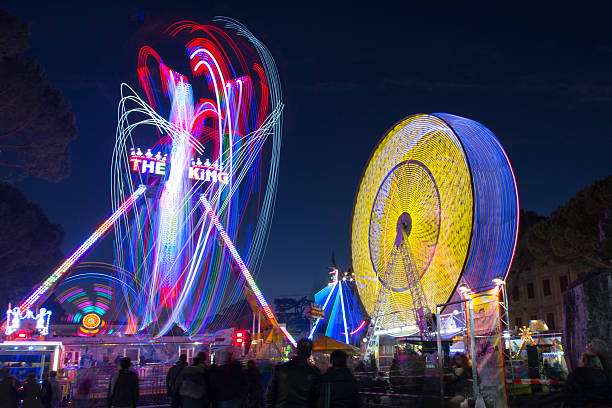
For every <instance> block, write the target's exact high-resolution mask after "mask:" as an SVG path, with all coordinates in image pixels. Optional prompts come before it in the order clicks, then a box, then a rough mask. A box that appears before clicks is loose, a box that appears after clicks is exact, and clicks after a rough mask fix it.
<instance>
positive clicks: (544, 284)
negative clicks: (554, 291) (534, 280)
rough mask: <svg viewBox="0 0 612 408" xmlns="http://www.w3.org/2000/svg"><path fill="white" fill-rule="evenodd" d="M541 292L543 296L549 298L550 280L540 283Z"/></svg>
mask: <svg viewBox="0 0 612 408" xmlns="http://www.w3.org/2000/svg"><path fill="white" fill-rule="evenodd" d="M542 291H543V292H544V296H550V280H548V279H544V280H543V281H542Z"/></svg>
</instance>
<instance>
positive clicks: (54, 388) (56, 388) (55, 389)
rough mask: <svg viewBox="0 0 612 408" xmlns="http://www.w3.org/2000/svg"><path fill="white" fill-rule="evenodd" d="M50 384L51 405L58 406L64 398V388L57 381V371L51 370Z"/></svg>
mask: <svg viewBox="0 0 612 408" xmlns="http://www.w3.org/2000/svg"><path fill="white" fill-rule="evenodd" d="M48 381H49V385H50V387H51V401H50V405H49V406H50V407H51V408H57V407H59V404H60V402H61V400H62V389H61V387H60V385H59V382H58V381H57V372H56V371H51V372H50V373H49V380H48Z"/></svg>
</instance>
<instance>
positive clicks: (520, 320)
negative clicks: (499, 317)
mask: <svg viewBox="0 0 612 408" xmlns="http://www.w3.org/2000/svg"><path fill="white" fill-rule="evenodd" d="M514 323H516V327H523V320H522V319H521V318H520V317H517V318H516V320H515V321H514Z"/></svg>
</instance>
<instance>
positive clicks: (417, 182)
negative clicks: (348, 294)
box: [351, 115, 473, 328]
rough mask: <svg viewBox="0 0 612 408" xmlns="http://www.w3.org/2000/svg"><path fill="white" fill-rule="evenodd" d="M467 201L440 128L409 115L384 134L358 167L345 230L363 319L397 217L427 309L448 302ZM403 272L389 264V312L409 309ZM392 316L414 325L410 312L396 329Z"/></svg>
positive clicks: (448, 137)
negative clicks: (403, 224)
mask: <svg viewBox="0 0 612 408" xmlns="http://www.w3.org/2000/svg"><path fill="white" fill-rule="evenodd" d="M472 197H473V192H472V185H471V176H470V171H469V168H468V164H467V161H466V159H465V156H464V154H463V150H462V149H461V145H460V142H459V141H458V139H457V137H456V135H455V133H454V132H453V130H452V129H450V127H449V126H448V125H447V124H446V123H445V122H444V121H442V120H441V119H439V118H437V117H435V116H433V115H415V116H411V117H408V118H406V119H404V120H403V121H401V122H399V123H398V124H397V125H395V126H394V127H393V128H392V129H391V130H389V131H388V132H387V134H386V135H385V136H384V137H383V138H382V140H381V141H380V142H379V144H378V146H377V147H376V149H375V150H374V152H373V154H372V157H371V158H370V161H369V162H368V164H367V166H366V168H365V171H364V174H363V177H362V179H361V184H360V186H359V189H358V193H357V198H356V200H355V209H354V213H353V220H352V227H351V229H352V240H351V250H352V256H353V267H354V270H355V281H356V284H357V287H358V289H359V293H360V295H361V299H362V301H363V303H364V305H365V307H366V309H367V311H368V313H370V314H372V312H373V309H374V304H375V301H376V296H377V294H378V292H379V291H380V290H381V288H382V283H383V282H381V280H384V279H382V278H383V276H380V278H381V279H379V276H378V273H382V271H384V270H385V266H386V265H387V264H388V261H389V256H390V253H391V251H392V249H393V247H394V240H395V237H396V234H397V220H398V217H399V216H400V215H401V214H403V213H408V214H409V215H410V218H411V224H412V225H411V231H410V234H409V235H408V237H407V243H408V246H409V247H410V248H411V250H412V252H413V255H414V258H415V263H416V265H417V268H418V271H419V275H421V285H422V287H423V291H424V293H425V296H426V297H427V299H426V301H427V304H428V305H429V308H430V309H431V310H435V306H436V305H437V304H440V303H445V302H447V301H448V300H449V298H450V297H451V295H452V291H453V289H454V288H455V285H456V283H457V282H458V281H459V279H460V277H461V272H462V269H463V265H464V262H465V259H466V256H467V253H468V248H469V242H470V237H471V231H472V218H473V217H472V214H473V212H472V211H473V210H472V203H473V198H472ZM436 212H437V213H436ZM402 267H403V265H401V264H400V265H396V266H395V267H394V269H397V270H396V271H395V272H398V273H393V275H392V276H393V280H392V282H384V284H386V285H387V286H388V287H389V288H391V290H392V291H391V292H390V293H391V295H390V297H389V302H388V313H393V312H395V311H406V310H410V309H411V308H412V299H411V296H410V291H409V290H408V288H407V282H406V274H405V272H402V271H400V270H399V268H402ZM377 271H378V273H377ZM398 316H401V317H400V319H401V320H402V322H400V323H401V324H402V325H403V326H409V325H414V324H415V322H414V317H413V316H412V313H400V314H395V317H394V319H396V320H395V322H396V323H395V324H397V318H398ZM387 323H388V320H385V321H384V322H383V328H384V327H385V326H386V325H387Z"/></svg>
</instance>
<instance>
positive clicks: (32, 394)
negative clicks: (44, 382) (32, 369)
mask: <svg viewBox="0 0 612 408" xmlns="http://www.w3.org/2000/svg"><path fill="white" fill-rule="evenodd" d="M41 396H42V388H41V387H40V384H39V383H38V379H37V378H36V374H35V373H29V374H28V376H27V377H26V381H25V382H24V383H23V388H22V389H21V399H22V400H23V405H22V407H23V408H42V403H41Z"/></svg>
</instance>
